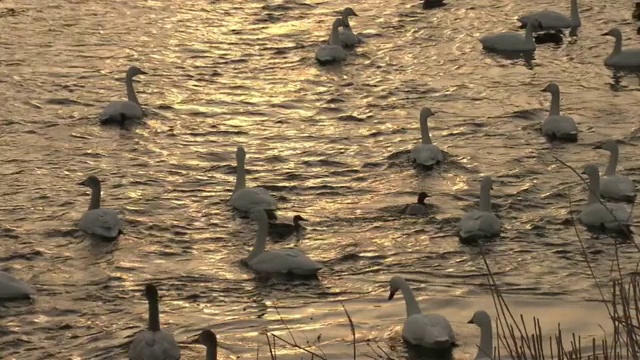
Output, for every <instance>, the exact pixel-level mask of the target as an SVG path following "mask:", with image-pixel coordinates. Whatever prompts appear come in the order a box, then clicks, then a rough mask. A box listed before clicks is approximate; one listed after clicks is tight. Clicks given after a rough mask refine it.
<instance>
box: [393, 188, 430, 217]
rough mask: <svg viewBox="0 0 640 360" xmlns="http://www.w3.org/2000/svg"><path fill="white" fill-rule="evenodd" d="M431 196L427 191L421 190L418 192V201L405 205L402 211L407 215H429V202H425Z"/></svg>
mask: <svg viewBox="0 0 640 360" xmlns="http://www.w3.org/2000/svg"><path fill="white" fill-rule="evenodd" d="M428 197H429V194H427V193H426V192H421V193H419V194H418V201H417V202H415V203H413V204H407V205H405V206H404V207H403V208H402V210H401V211H400V212H401V213H402V214H405V215H413V216H424V215H427V213H428V209H427V204H425V202H424V201H425V200H426V198H428Z"/></svg>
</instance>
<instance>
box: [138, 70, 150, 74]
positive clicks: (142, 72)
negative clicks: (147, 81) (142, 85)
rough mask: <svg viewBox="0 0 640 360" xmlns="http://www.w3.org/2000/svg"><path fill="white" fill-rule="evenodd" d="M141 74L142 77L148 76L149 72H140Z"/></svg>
mask: <svg viewBox="0 0 640 360" xmlns="http://www.w3.org/2000/svg"><path fill="white" fill-rule="evenodd" d="M140 74H141V75H148V74H149V73H148V72H146V71H144V70H140Z"/></svg>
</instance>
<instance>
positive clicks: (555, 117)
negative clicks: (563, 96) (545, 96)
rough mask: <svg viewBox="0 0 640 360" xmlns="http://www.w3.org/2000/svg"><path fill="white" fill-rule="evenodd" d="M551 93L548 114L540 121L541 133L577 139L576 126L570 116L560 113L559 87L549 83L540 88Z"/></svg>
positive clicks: (562, 138)
mask: <svg viewBox="0 0 640 360" xmlns="http://www.w3.org/2000/svg"><path fill="white" fill-rule="evenodd" d="M540 91H544V92H548V93H550V94H551V106H550V107H549V116H547V118H546V119H545V120H544V122H543V123H542V134H543V135H544V136H546V137H548V138H551V139H557V140H567V141H577V140H578V126H577V125H576V122H575V121H574V120H573V118H572V117H570V116H567V115H560V87H559V86H558V85H557V84H556V83H549V85H547V86H546V87H545V88H544V89H542V90H540Z"/></svg>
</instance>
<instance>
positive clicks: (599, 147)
mask: <svg viewBox="0 0 640 360" xmlns="http://www.w3.org/2000/svg"><path fill="white" fill-rule="evenodd" d="M593 148H594V149H602V144H600V145H596V146H594V147H593Z"/></svg>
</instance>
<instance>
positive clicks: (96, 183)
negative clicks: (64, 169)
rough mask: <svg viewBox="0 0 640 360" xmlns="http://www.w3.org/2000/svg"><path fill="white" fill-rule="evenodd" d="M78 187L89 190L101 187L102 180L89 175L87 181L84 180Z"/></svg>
mask: <svg viewBox="0 0 640 360" xmlns="http://www.w3.org/2000/svg"><path fill="white" fill-rule="evenodd" d="M78 185H82V186H86V187H88V188H91V189H94V188H99V187H100V179H98V177H97V176H94V175H89V176H88V177H87V178H86V179H84V180H82V181H81V182H79V183H78Z"/></svg>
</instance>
